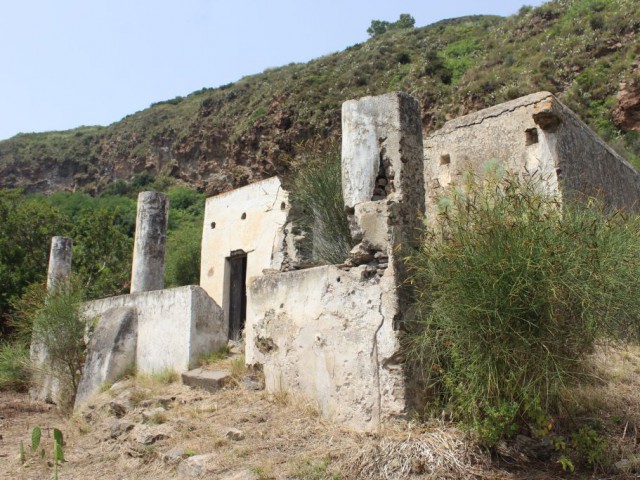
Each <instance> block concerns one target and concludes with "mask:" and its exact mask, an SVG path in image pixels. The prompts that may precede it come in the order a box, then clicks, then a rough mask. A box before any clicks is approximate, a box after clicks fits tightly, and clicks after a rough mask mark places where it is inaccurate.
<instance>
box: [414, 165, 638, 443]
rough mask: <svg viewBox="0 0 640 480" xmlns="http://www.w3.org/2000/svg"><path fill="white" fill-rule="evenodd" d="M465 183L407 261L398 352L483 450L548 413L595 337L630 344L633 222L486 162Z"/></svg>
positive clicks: (634, 307)
mask: <svg viewBox="0 0 640 480" xmlns="http://www.w3.org/2000/svg"><path fill="white" fill-rule="evenodd" d="M463 183H464V185H463V186H462V187H461V188H459V189H457V190H455V191H454V192H453V193H452V194H451V195H450V196H448V197H446V198H441V199H440V203H439V205H440V212H439V214H438V216H437V220H436V221H435V223H434V224H432V225H429V226H428V228H427V229H426V234H425V239H424V242H423V244H422V246H421V248H420V250H419V251H417V252H416V253H415V254H414V255H412V256H411V257H410V258H409V259H408V263H409V265H410V268H411V269H412V277H411V280H412V284H413V287H414V288H415V312H416V315H415V319H414V320H413V321H412V324H411V326H410V332H409V334H408V336H407V337H408V342H407V349H408V358H410V359H411V361H412V362H413V367H414V368H415V370H416V372H418V373H421V374H422V376H423V379H424V380H425V382H426V383H425V385H426V387H427V390H428V394H429V398H430V399H431V401H433V402H435V403H436V404H437V405H438V407H439V408H445V409H447V410H448V411H449V412H450V414H451V415H452V417H453V418H455V419H457V420H460V421H462V422H463V423H464V424H466V425H467V426H469V427H470V428H472V429H473V430H475V431H476V432H477V433H478V435H479V437H480V439H481V440H482V441H484V442H485V443H487V444H489V445H491V444H495V443H496V442H497V441H498V440H500V439H502V438H506V437H509V436H510V435H513V434H515V433H517V432H518V431H521V430H523V429H524V430H527V429H529V428H531V429H535V428H536V427H537V426H538V425H536V423H541V422H543V421H548V419H549V418H550V417H551V416H553V415H554V414H556V413H557V412H558V402H561V401H562V395H563V392H564V391H565V390H564V387H566V386H569V385H571V384H575V383H576V382H579V381H580V379H581V375H582V373H583V370H582V368H581V367H582V364H583V360H584V358H585V356H586V355H587V354H588V353H589V352H591V351H592V349H593V347H594V345H595V343H596V342H598V341H599V340H600V339H614V340H615V339H628V338H634V339H635V338H637V336H638V335H637V334H638V327H639V325H640V322H639V320H640V296H639V295H638V291H640V222H639V221H638V217H637V216H633V215H627V214H623V213H622V212H607V211H605V209H604V208H603V207H602V206H601V205H600V204H599V203H598V202H597V201H595V200H588V201H585V202H583V203H574V204H566V203H565V204H563V205H561V204H560V202H559V201H558V199H557V198H556V197H554V196H553V195H550V194H548V193H546V192H545V190H544V188H543V183H544V182H541V181H540V179H539V178H531V177H528V178H521V177H518V176H513V175H509V174H506V173H505V172H504V171H502V170H500V168H498V167H496V166H495V165H494V166H493V167H492V168H489V169H488V172H487V174H486V175H485V177H484V179H483V180H479V179H478V178H476V177H474V176H472V175H467V176H466V178H465V180H464V182H463Z"/></svg>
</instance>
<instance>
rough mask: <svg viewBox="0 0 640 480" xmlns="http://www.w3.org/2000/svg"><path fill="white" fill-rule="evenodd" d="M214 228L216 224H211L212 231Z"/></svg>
mask: <svg viewBox="0 0 640 480" xmlns="http://www.w3.org/2000/svg"><path fill="white" fill-rule="evenodd" d="M214 228H216V222H211V230H213V229H214Z"/></svg>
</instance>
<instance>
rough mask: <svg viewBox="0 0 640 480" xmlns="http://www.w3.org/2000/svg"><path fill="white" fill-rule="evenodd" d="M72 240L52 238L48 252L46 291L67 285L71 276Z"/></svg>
mask: <svg viewBox="0 0 640 480" xmlns="http://www.w3.org/2000/svg"><path fill="white" fill-rule="evenodd" d="M72 246H73V240H72V239H71V238H67V237H53V238H52V239H51V251H50V252H49V269H48V270H47V290H53V289H55V288H56V287H57V286H58V285H60V284H64V283H67V282H68V281H69V276H70V275H71V247H72Z"/></svg>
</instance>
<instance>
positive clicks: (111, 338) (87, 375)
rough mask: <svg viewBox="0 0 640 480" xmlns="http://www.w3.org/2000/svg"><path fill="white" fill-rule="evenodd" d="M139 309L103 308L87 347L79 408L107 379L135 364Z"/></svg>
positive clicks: (118, 375) (76, 404) (77, 403)
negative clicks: (137, 311)
mask: <svg viewBox="0 0 640 480" xmlns="http://www.w3.org/2000/svg"><path fill="white" fill-rule="evenodd" d="M137 324H138V322H137V314H136V310H135V309H134V308H131V307H120V308H114V309H112V310H107V311H106V312H104V313H103V314H102V315H101V316H100V317H99V320H98V324H97V326H96V329H95V331H94V332H93V335H92V336H91V341H90V342H89V346H88V348H87V359H86V361H85V364H84V369H83V370H82V378H81V379H80V384H79V385H78V392H77V394H76V401H75V408H76V409H77V408H79V407H80V406H81V405H82V404H84V403H85V402H86V401H87V400H88V399H89V398H90V397H91V396H93V395H95V394H96V393H98V392H99V391H100V388H101V387H102V385H103V384H105V383H113V382H115V381H116V380H118V379H119V378H120V377H121V376H122V375H123V374H124V373H125V372H126V371H127V369H130V368H132V367H133V365H134V364H135V360H136V343H137V336H138V328H137V327H138V325H137Z"/></svg>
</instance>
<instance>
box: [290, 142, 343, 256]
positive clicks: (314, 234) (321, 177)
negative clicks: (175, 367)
mask: <svg viewBox="0 0 640 480" xmlns="http://www.w3.org/2000/svg"><path fill="white" fill-rule="evenodd" d="M290 199H291V205H292V208H293V211H292V217H293V221H294V223H295V225H296V226H297V227H298V228H301V229H302V230H303V231H304V232H305V233H306V239H305V245H303V249H304V250H306V251H307V252H308V253H309V254H310V256H311V259H312V261H314V262H315V263H318V264H336V263H342V262H343V261H344V260H345V259H346V258H347V256H348V254H349V251H350V250H351V248H352V246H353V245H352V240H351V234H350V232H349V224H348V222H347V216H346V214H345V211H344V200H343V198H342V181H341V168H340V156H339V154H338V153H337V150H336V149H331V150H330V151H329V152H327V153H319V152H315V153H314V154H312V159H309V160H307V162H306V163H304V164H303V165H301V166H300V167H299V168H298V170H297V171H296V173H295V174H294V178H293V182H292V186H291V193H290Z"/></svg>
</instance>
